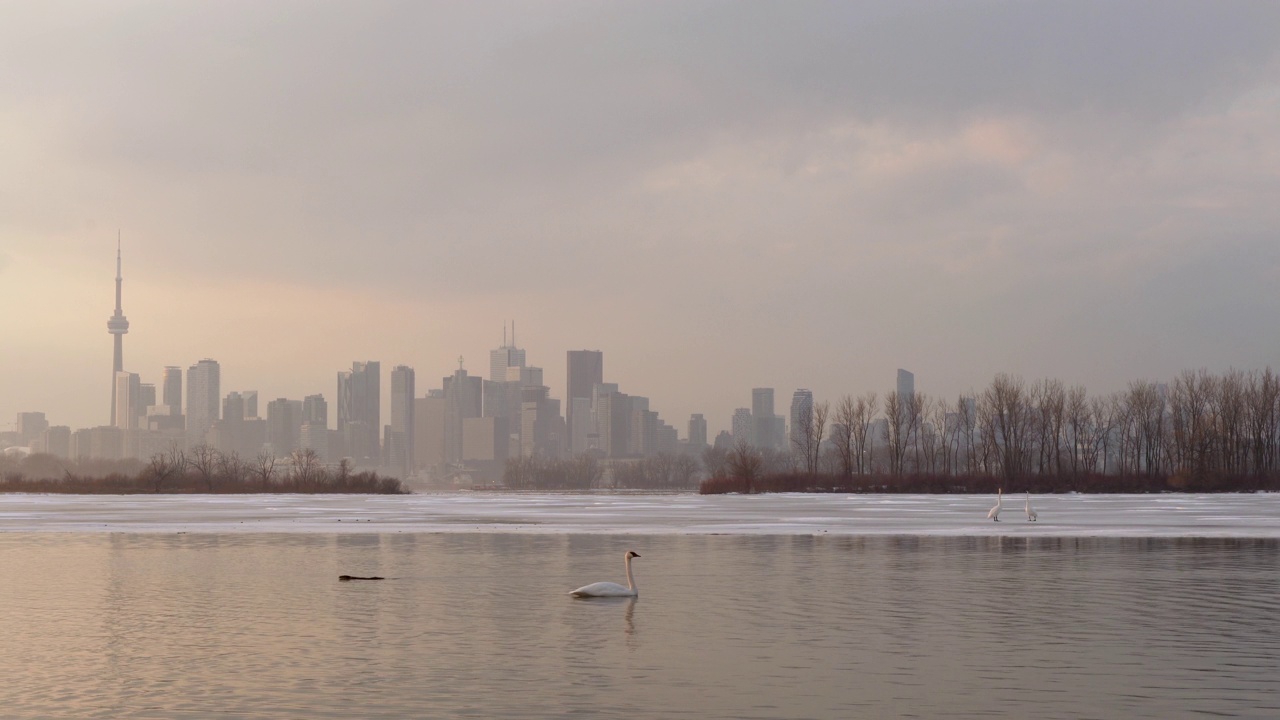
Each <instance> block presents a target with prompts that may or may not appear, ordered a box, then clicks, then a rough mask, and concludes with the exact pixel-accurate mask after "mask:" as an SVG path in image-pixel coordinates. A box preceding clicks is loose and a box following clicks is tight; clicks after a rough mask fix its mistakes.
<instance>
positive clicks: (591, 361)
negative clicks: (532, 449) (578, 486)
mask: <svg viewBox="0 0 1280 720" xmlns="http://www.w3.org/2000/svg"><path fill="white" fill-rule="evenodd" d="M566 364H567V366H568V378H567V379H566V382H565V388H567V389H566V390H565V399H564V405H565V424H566V425H567V426H568V428H569V441H570V446H569V451H570V452H572V453H580V452H583V451H585V450H586V449H587V445H586V441H587V436H588V435H589V434H590V432H591V427H590V426H591V415H590V411H588V412H587V413H585V414H584V413H581V412H579V407H580V405H581V404H580V403H575V402H574V400H575V399H585V400H587V401H588V402H589V401H590V400H591V391H592V389H593V388H594V387H595V386H596V385H599V384H600V383H602V382H604V353H603V352H601V351H599V350H570V351H569V354H568V361H567V363H566ZM588 407H590V406H588ZM579 443H581V444H579Z"/></svg>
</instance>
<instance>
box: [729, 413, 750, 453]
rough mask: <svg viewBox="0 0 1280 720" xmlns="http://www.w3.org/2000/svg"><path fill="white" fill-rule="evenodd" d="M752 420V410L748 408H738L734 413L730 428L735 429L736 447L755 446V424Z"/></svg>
mask: <svg viewBox="0 0 1280 720" xmlns="http://www.w3.org/2000/svg"><path fill="white" fill-rule="evenodd" d="M752 420H753V418H752V417H751V410H750V409H748V408H738V409H737V410H734V411H733V422H732V423H730V426H731V427H732V428H733V442H734V444H735V445H736V444H738V443H746V444H747V445H754V444H755V424H754V423H753V422H752Z"/></svg>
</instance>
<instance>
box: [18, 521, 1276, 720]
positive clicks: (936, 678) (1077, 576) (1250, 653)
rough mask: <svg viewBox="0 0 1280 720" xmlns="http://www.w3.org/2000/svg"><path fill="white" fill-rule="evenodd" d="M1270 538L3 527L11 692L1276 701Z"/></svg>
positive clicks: (395, 703) (248, 710) (560, 707)
mask: <svg viewBox="0 0 1280 720" xmlns="http://www.w3.org/2000/svg"><path fill="white" fill-rule="evenodd" d="M627 549H634V550H636V551H637V552H639V553H640V554H641V556H642V557H641V558H640V559H638V560H636V561H634V563H635V564H634V568H635V574H636V579H637V583H638V585H639V586H640V587H641V597H640V598H639V599H638V600H635V601H632V600H575V599H572V598H570V597H568V596H567V595H566V592H567V591H568V590H569V589H572V588H573V587H576V586H578V585H582V584H585V583H587V582H591V581H595V580H615V581H617V580H623V568H622V555H623V553H624V552H625V551H626V550H627ZM1278 558H1280V541H1277V540H1274V539H1221V538H1218V539H1211V538H1047V537H1003V538H1001V537H964V536H959V537H955V536H953V537H933V536H836V537H821V536H819V537H812V536H792V535H776V534H754V535H729V536H722V535H716V536H712V535H683V534H670V533H667V534H659V535H633V536H613V535H605V534H529V533H377V534H373V533H371V534H362V533H343V534H322V533H288V534H285V533H238V534H207V533H186V534H175V533H158V532H157V533H58V532H38V533H26V532H10V533H0V573H3V577H4V578H5V582H4V583H3V585H0V607H2V608H3V609H4V612H3V613H0V673H2V674H3V677H4V678H5V682H4V683H3V684H0V707H3V708H4V710H3V713H2V714H3V716H4V717H6V718H47V717H60V718H78V717H100V718H120V717H134V718H228V717H231V718H302V717H307V718H356V717H358V718H402V717H480V718H490V717H534V718H536V717H566V716H569V717H572V716H578V717H628V718H648V717H690V718H720V717H723V718H730V717H734V718H804V717H812V718H882V717H925V718H943V717H954V718H971V717H984V718H1027V717H1037V718H1089V717H1095V718H1120V717H1123V718H1179V717H1198V716H1202V715H1215V716H1228V717H1258V718H1274V717H1277V716H1280V680H1278V679H1277V672H1276V669H1277V668H1278V667H1280V626H1278V624H1277V623H1276V619H1277V617H1278V615H1280V572H1278V571H1280V560H1278ZM339 574H355V575H382V576H385V577H386V578H387V579H386V580H384V581H373V582H339V581H338V580H337V576H338V575H339Z"/></svg>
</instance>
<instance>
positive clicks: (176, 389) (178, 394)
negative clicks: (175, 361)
mask: <svg viewBox="0 0 1280 720" xmlns="http://www.w3.org/2000/svg"><path fill="white" fill-rule="evenodd" d="M162 388H163V389H162V390H161V391H160V393H161V394H160V402H161V404H162V405H168V406H169V407H170V408H172V414H174V415H181V414H182V368H180V367H174V366H172V365H171V366H169V367H166V368H165V369H164V382H163V383H162Z"/></svg>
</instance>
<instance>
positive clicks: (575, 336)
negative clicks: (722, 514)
mask: <svg viewBox="0 0 1280 720" xmlns="http://www.w3.org/2000/svg"><path fill="white" fill-rule="evenodd" d="M0 64H2V65H3V66H4V67H6V68H7V69H9V72H7V73H6V74H5V75H4V76H3V77H2V78H0V129H2V131H3V133H4V137H5V138H6V142H5V143H4V145H3V148H0V160H2V161H0V307H3V308H4V311H3V312H4V324H3V332H0V371H3V373H2V376H3V377H4V378H5V380H4V381H3V386H2V387H0V429H5V428H6V424H7V423H9V422H11V420H12V418H13V417H14V416H15V413H17V412H21V411H28V410H39V411H42V412H45V413H46V414H47V415H48V417H49V420H50V421H51V422H54V423H57V424H63V425H69V426H72V427H89V426H94V425H102V424H107V423H108V422H109V420H110V418H109V416H108V406H109V391H110V387H111V385H110V380H111V376H110V372H109V367H110V363H111V357H112V347H111V345H112V341H111V338H110V336H109V335H108V334H107V333H106V332H104V330H105V328H104V321H105V320H106V319H107V318H108V317H109V316H110V315H111V312H112V299H113V292H114V270H115V267H114V261H115V257H114V255H115V250H116V247H115V245H116V237H117V232H119V233H120V236H121V238H122V244H123V252H124V307H123V310H124V313H125V315H127V317H128V319H129V323H130V329H129V334H128V335H126V336H125V355H124V368H125V369H126V370H128V371H132V372H136V373H139V374H141V375H142V376H143V380H144V381H145V382H153V383H155V382H159V379H160V377H159V376H160V373H161V371H162V369H163V368H164V367H165V366H181V367H184V368H185V367H187V366H189V365H191V364H193V363H195V362H197V361H198V360H200V359H201V358H205V357H210V358H215V359H217V360H218V361H219V363H220V364H221V367H222V373H223V375H222V387H223V389H224V390H230V389H250V388H252V389H257V390H259V391H260V392H261V393H262V396H263V399H264V401H265V400H267V399H271V398H276V397H289V398H302V397H303V396H305V395H310V394H313V393H324V394H325V395H326V397H331V396H332V393H333V392H334V383H335V380H334V377H335V373H336V372H337V371H339V370H343V369H347V368H350V367H351V363H352V361H354V360H361V361H363V360H377V361H380V362H381V363H382V364H383V366H384V367H385V368H386V369H387V370H389V369H390V368H392V367H394V366H396V365H400V364H403V365H408V366H411V367H414V368H415V369H416V371H417V376H418V386H419V388H420V389H426V388H431V387H438V385H439V382H438V381H439V378H440V377H442V376H444V375H447V374H449V373H451V372H452V371H453V370H454V369H455V368H456V367H457V359H458V357H459V356H462V357H463V358H464V361H465V363H466V366H467V368H468V370H470V371H471V372H472V373H473V374H477V375H484V374H485V369H486V367H487V362H488V353H489V351H490V350H492V349H493V348H496V347H498V346H499V344H500V342H501V341H502V333H503V327H504V324H505V323H507V322H509V321H510V320H511V319H514V320H515V322H516V327H517V332H518V338H519V344H520V346H522V347H523V348H524V349H525V350H526V352H527V357H528V362H529V364H530V365H535V366H539V367H542V368H544V371H545V373H546V378H547V385H549V386H550V388H551V394H552V395H553V396H554V397H559V398H561V399H563V398H564V397H565V389H564V387H563V385H562V383H563V379H564V378H565V365H564V363H565V351H566V350H574V349H582V348H590V349H598V350H601V351H603V353H604V357H605V376H606V380H608V381H610V382H616V383H618V384H619V385H620V386H621V387H622V389H623V390H624V391H626V392H632V393H635V394H640V395H646V396H648V397H649V398H650V400H651V403H652V406H653V408H654V409H655V410H658V411H660V412H661V414H662V416H663V418H665V419H666V420H667V421H668V422H670V423H672V424H673V425H675V426H676V427H677V428H679V429H680V432H681V434H682V435H683V433H684V423H685V421H686V420H687V419H688V417H689V415H690V414H691V413H702V414H704V415H705V416H706V418H707V420H708V423H709V425H710V428H711V432H712V433H714V432H716V431H717V430H720V429H725V428H727V427H728V425H729V418H730V415H731V414H732V412H733V410H734V408H736V407H742V406H746V405H749V403H750V400H751V396H750V390H751V388H753V387H775V388H777V391H778V398H779V405H780V406H781V405H783V404H785V401H786V398H787V397H789V394H790V392H791V391H792V390H793V389H795V388H799V387H806V388H810V389H812V390H813V391H814V394H815V396H816V397H818V398H831V397H834V396H836V395H839V394H843V393H848V392H863V391H868V390H875V391H880V392H884V391H887V390H890V389H892V388H893V382H894V373H895V370H896V368H899V367H903V368H910V369H911V370H912V371H914V372H915V375H916V378H917V380H916V389H918V390H920V391H922V392H927V393H930V394H935V395H942V396H948V397H951V398H954V397H955V396H956V395H958V394H960V393H963V392H968V391H970V390H972V389H974V388H980V387H982V386H983V385H985V384H986V383H988V382H989V381H990V379H991V377H992V376H993V375H994V374H995V373H997V372H1011V373H1015V374H1019V375H1022V376H1024V377H1026V378H1028V379H1033V378H1039V377H1054V378H1059V379H1061V380H1063V381H1064V382H1067V383H1072V384H1077V383H1078V384H1082V385H1085V386H1086V387H1088V388H1089V390H1090V391H1091V392H1108V391H1111V390H1117V389H1121V388H1122V387H1124V385H1125V384H1126V383H1127V382H1128V381H1130V380H1133V379H1137V378H1148V379H1168V378H1170V377H1172V376H1173V375H1174V374H1176V373H1177V372H1178V371H1180V370H1183V369H1186V368H1195V367H1201V366H1204V367H1208V368H1210V369H1211V370H1215V371H1220V370H1223V369H1225V368H1228V367H1238V368H1261V367H1264V366H1267V365H1271V366H1276V365H1280V352H1278V351H1277V341H1276V334H1275V332H1274V320H1275V318H1276V317H1277V314H1278V312H1280V295H1278V294H1277V293H1276V292H1275V287H1277V284H1278V283H1280V238H1277V230H1278V229H1280V207H1278V206H1280V204H1278V203H1276V202H1275V198H1277V197H1280V173H1277V168H1280V133H1278V132H1277V130H1276V128H1280V6H1277V5H1276V4H1274V3H1177V2H1160V3H1147V4H1144V3H1123V4H1113V3H1108V4H1089V3H1067V4H1057V5H1053V4H1037V5H1028V4H1009V3H999V2H990V3H965V4H920V3H902V2H890V3H857V4H815V3H802V4H795V3H786V4H745V3H678V4H677V3H668V4H658V3H629V4H593V3H556V4H542V3H520V4H482V5H476V4H466V5H462V4H450V3H423V2H413V3H360V4H337V3H335V4H322V3H321V4H317V3H306V4H303V3H270V4H262V5H259V4H235V3H182V4H177V5H171V4H156V3H146V2H137V3H111V4H105V5H100V6H85V5H77V4H71V5H64V4H57V3H39V4H10V5H8V6H6V7H4V8H3V9H0ZM382 389H383V392H384V395H385V393H387V392H388V391H389V383H388V382H387V381H386V379H385V377H384V380H383V384H382ZM383 407H384V408H386V407H387V404H386V400H385V399H384V401H383ZM385 412H386V411H385V410H384V414H385ZM384 421H385V419H384Z"/></svg>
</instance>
